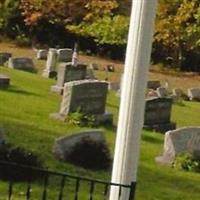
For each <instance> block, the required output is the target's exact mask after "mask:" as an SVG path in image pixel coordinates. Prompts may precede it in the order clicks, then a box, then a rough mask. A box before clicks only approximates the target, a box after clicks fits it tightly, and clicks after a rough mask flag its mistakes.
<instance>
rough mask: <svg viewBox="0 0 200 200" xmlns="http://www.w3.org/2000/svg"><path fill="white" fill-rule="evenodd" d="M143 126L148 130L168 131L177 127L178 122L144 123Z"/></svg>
mask: <svg viewBox="0 0 200 200" xmlns="http://www.w3.org/2000/svg"><path fill="white" fill-rule="evenodd" d="M143 128H144V129H146V130H153V131H156V132H161V133H165V132H166V131H169V130H174V129H176V123H174V122H170V123H166V124H151V125H144V126H143Z"/></svg>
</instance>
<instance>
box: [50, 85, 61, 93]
mask: <svg viewBox="0 0 200 200" xmlns="http://www.w3.org/2000/svg"><path fill="white" fill-rule="evenodd" d="M63 89H64V87H60V86H57V85H53V86H51V92H56V93H58V94H62V93H63Z"/></svg>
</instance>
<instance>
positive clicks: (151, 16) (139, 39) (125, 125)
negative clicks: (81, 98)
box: [110, 0, 157, 200]
mask: <svg viewBox="0 0 200 200" xmlns="http://www.w3.org/2000/svg"><path fill="white" fill-rule="evenodd" d="M156 5H157V0H132V12H131V18H130V27H129V35H128V43H127V51H126V60H125V70H124V77H123V84H122V93H121V103H120V111H119V121H118V129H117V138H116V144H115V155H114V163H113V172H112V182H114V183H120V184H131V183H132V182H135V183H136V175H137V167H138V159H139V148H140V133H141V129H142V126H143V117H144V106H145V90H146V84H147V78H148V68H149V64H150V54H151V46H152V36H153V31H154V21H155V12H156ZM118 196H119V189H117V188H116V187H114V186H113V187H111V192H110V200H117V199H118ZM128 197H129V192H122V195H121V197H120V200H128Z"/></svg>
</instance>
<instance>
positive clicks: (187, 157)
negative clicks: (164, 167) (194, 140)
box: [174, 153, 200, 172]
mask: <svg viewBox="0 0 200 200" xmlns="http://www.w3.org/2000/svg"><path fill="white" fill-rule="evenodd" d="M174 166H175V167H179V168H181V169H184V170H185V171H191V172H200V156H199V153H194V154H182V155H180V156H178V157H177V158H176V161H175V163H174Z"/></svg>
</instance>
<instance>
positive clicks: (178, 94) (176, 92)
mask: <svg viewBox="0 0 200 200" xmlns="http://www.w3.org/2000/svg"><path fill="white" fill-rule="evenodd" d="M172 94H173V95H174V96H175V97H177V98H181V97H182V95H183V91H182V90H181V89H179V88H174V89H173V90H172Z"/></svg>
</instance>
